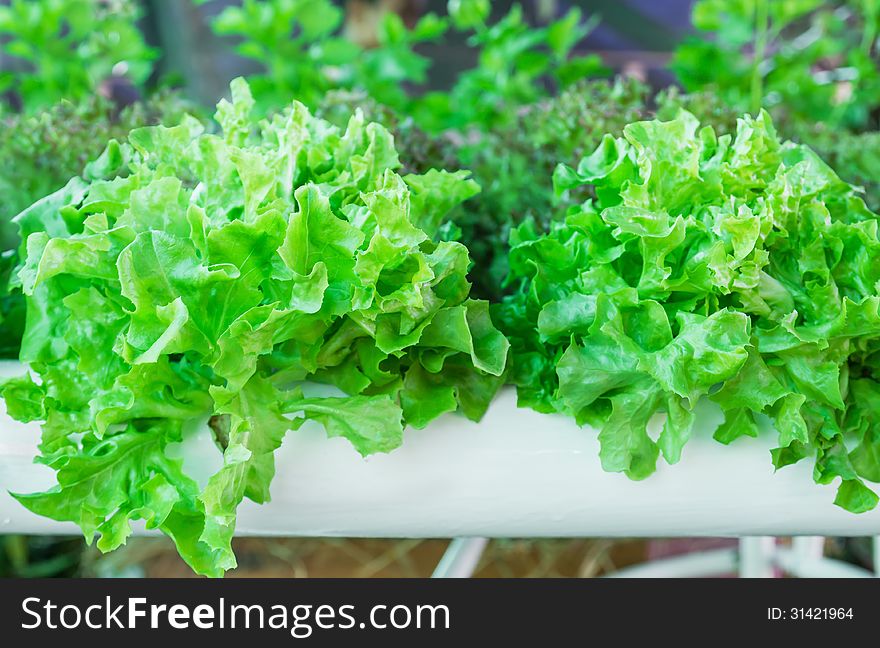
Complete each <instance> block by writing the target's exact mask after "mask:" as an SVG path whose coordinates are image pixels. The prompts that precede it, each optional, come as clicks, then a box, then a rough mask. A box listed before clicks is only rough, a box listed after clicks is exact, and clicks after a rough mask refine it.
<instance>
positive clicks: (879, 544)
mask: <svg viewBox="0 0 880 648" xmlns="http://www.w3.org/2000/svg"><path fill="white" fill-rule="evenodd" d="M874 576H876V577H877V578H880V536H874Z"/></svg>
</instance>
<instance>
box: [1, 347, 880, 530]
mask: <svg viewBox="0 0 880 648" xmlns="http://www.w3.org/2000/svg"><path fill="white" fill-rule="evenodd" d="M16 371H21V368H20V366H15V365H14V364H12V363H6V364H4V365H0V375H10V374H13V373H15V372H16ZM712 416H713V414H712V412H711V411H707V413H706V414H705V416H704V421H705V422H706V423H708V422H709V421H708V419H709V418H711V417H712ZM705 427H708V425H704V428H705ZM38 436H39V427H38V426H37V425H21V424H19V423H16V422H14V421H12V420H11V419H9V417H7V416H6V415H5V409H4V408H3V405H2V404H0V533H35V534H61V533H75V532H76V528H75V527H74V526H73V525H71V524H62V523H58V522H53V521H51V520H47V519H44V518H41V517H38V516H36V515H33V514H31V513H29V512H28V511H26V510H25V509H24V508H23V507H21V506H20V505H19V504H18V503H17V502H16V501H15V500H13V499H12V498H11V497H10V496H9V494H8V492H7V491H8V490H13V491H18V492H29V491H33V490H41V489H44V488H46V487H49V486H51V485H52V484H53V483H54V476H53V473H52V471H51V470H50V469H49V468H47V467H45V466H40V465H34V464H33V463H32V459H33V456H34V454H35V446H36V443H37V439H38ZM772 447H773V438H772V434H767V435H764V436H763V437H762V438H759V439H749V438H745V439H740V440H739V441H737V442H735V443H733V444H732V445H731V446H727V447H725V446H722V445H720V444H718V443H717V442H715V441H713V440H712V439H711V435H710V434H709V432H708V430H707V429H703V430H699V429H698V430H697V431H696V432H695V435H694V438H692V439H691V441H690V443H689V444H688V445H687V446H686V448H685V450H684V454H683V457H682V460H681V462H680V463H679V464H677V465H675V466H667V465H665V464H664V463H663V462H662V460H661V461H660V462H659V467H658V471H657V474H655V475H653V476H652V477H650V478H649V479H647V480H645V481H642V482H633V481H630V480H629V479H628V478H626V477H625V476H623V475H620V474H609V473H606V472H604V471H603V470H602V468H601V466H600V464H599V458H598V453H599V444H598V441H597V432H596V431H595V430H591V429H588V428H579V427H578V426H577V425H576V424H575V423H574V422H573V421H572V420H570V419H568V418H566V417H563V416H555V415H554V416H550V415H545V414H538V413H536V412H533V411H531V410H525V409H518V408H517V407H516V397H515V394H514V392H513V390H510V389H508V390H505V391H504V392H503V393H502V394H500V396H499V397H498V398H497V399H496V400H495V402H494V403H493V404H492V406H491V408H490V410H489V412H488V414H487V415H486V417H485V418H484V419H483V421H482V422H481V423H479V424H477V423H472V422H469V421H467V420H465V419H464V418H462V417H459V416H455V415H448V416H445V417H443V418H441V419H440V420H438V421H436V422H434V423H433V424H432V425H431V426H430V427H428V428H427V429H425V430H412V429H410V430H407V432H406V435H405V441H404V444H403V447H401V448H399V449H398V450H396V451H394V452H393V453H391V454H389V455H378V456H373V457H370V458H368V459H362V458H361V457H360V456H359V455H358V454H357V453H356V452H355V451H354V449H353V448H352V447H351V446H350V445H349V444H348V442H346V441H345V440H343V439H338V438H337V439H328V438H327V437H326V436H325V434H324V432H323V430H322V429H321V428H320V427H319V426H318V425H313V424H311V423H309V424H307V425H305V426H304V427H303V428H302V429H301V430H299V431H297V432H291V433H288V435H287V438H286V440H285V441H284V445H283V447H282V448H281V449H280V450H279V451H278V453H277V476H276V478H275V481H274V482H273V484H272V498H273V499H272V502H271V503H270V504H266V505H263V506H259V505H255V504H253V503H250V502H246V503H245V504H244V505H243V506H242V507H241V508H240V515H239V523H238V528H237V533H238V534H239V535H255V536H349V537H358V536H360V537H413V538H421V537H455V536H488V537H571V536H582V537H589V536H592V537H627V536H630V537H631V536H647V537H658V536H716V535H729V536H744V535H775V536H781V535H826V536H827V535H842V536H847V535H878V534H880V509H878V510H875V511H872V512H870V513H865V514H862V515H853V514H851V513H847V512H846V511H843V510H841V509H839V508H838V507H836V506H834V504H833V503H832V502H833V500H834V495H835V488H834V487H833V486H819V485H816V484H814V483H813V480H812V478H811V472H812V466H811V465H810V463H809V462H806V461H805V462H802V463H801V464H799V465H795V466H790V467H787V468H785V469H783V470H781V471H779V472H778V473H776V474H774V472H773V467H772V465H771V463H770V448H772ZM178 450H179V451H180V452H181V454H182V456H183V457H184V460H185V462H186V463H187V464H189V466H190V467H191V468H192V469H193V470H194V471H196V472H197V473H198V474H199V475H201V476H204V477H206V476H207V475H208V474H210V473H211V472H212V471H213V470H214V469H215V468H216V467H217V466H219V453H218V452H217V451H216V449H214V448H213V447H211V442H210V438H209V435H208V433H207V431H205V432H204V433H202V434H201V435H198V438H195V439H193V440H191V441H190V442H189V443H187V444H185V446H182V447H180V448H178ZM136 532H141V530H137V531H136Z"/></svg>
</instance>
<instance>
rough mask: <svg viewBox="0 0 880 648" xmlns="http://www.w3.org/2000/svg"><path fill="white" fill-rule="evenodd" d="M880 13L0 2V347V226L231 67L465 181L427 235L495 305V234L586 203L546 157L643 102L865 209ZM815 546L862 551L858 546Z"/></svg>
mask: <svg viewBox="0 0 880 648" xmlns="http://www.w3.org/2000/svg"><path fill="white" fill-rule="evenodd" d="M878 29H880V0H833V1H822V0H696V1H694V0H664V1H663V2H657V1H656V0H593V1H590V0H585V1H583V2H569V1H565V0H523V1H521V2H505V1H498V2H489V0H449V1H448V2H447V1H446V0H344V1H343V0H338V1H335V2H334V1H331V0H180V1H175V2H168V0H0V357H15V356H16V355H17V347H18V340H19V339H20V332H21V328H22V325H23V318H24V308H23V302H22V299H21V297H20V294H19V293H18V291H17V287H16V279H15V273H14V269H15V266H16V264H17V257H16V254H17V248H18V246H19V242H18V240H17V236H16V231H15V230H16V228H15V226H14V224H13V223H12V218H13V217H14V216H15V215H16V214H18V213H19V212H20V211H21V210H22V209H24V208H26V207H27V206H28V205H30V204H32V203H33V202H35V201H37V200H39V199H40V198H41V197H42V196H44V195H46V194H47V193H50V192H51V191H54V190H55V189H57V188H58V187H60V186H62V185H64V184H65V183H66V182H67V180H68V179H69V178H70V177H72V176H74V175H78V174H82V173H83V172H84V170H85V167H86V164H87V162H88V161H90V160H92V159H94V158H95V157H96V156H98V155H99V154H100V153H101V151H102V150H103V148H104V146H105V144H106V142H107V141H108V140H110V139H120V140H122V139H125V137H126V134H127V133H128V132H129V131H130V130H131V129H132V128H135V127H138V126H142V125H148V124H156V123H164V124H166V125H173V124H175V123H177V122H179V120H180V119H181V118H182V116H183V115H184V114H185V113H192V114H195V115H196V116H197V117H198V118H200V119H201V120H202V121H204V122H206V123H208V122H210V116H209V115H210V111H209V108H208V107H210V106H213V105H214V104H215V102H216V101H217V99H218V98H219V97H220V96H222V95H224V94H225V93H226V92H227V89H228V83H229V81H230V79H232V78H233V77H235V76H239V75H246V76H248V77H249V79H250V81H251V86H252V88H253V90H254V92H255V95H256V97H257V99H258V101H259V108H260V110H261V111H262V113H263V114H265V115H269V114H271V113H272V112H274V111H276V110H278V109H279V108H280V107H282V106H283V105H285V104H287V103H289V101H290V100H291V99H294V98H296V99H298V100H300V101H302V102H303V103H305V104H306V105H307V106H309V108H310V109H312V110H314V111H315V112H316V113H317V114H319V115H320V116H321V117H323V118H325V119H327V120H328V121H331V122H333V123H336V124H338V125H342V126H344V124H345V123H346V122H347V120H348V118H349V116H350V115H351V114H352V112H353V111H354V110H356V109H360V110H362V111H363V112H364V114H365V116H366V118H367V119H369V120H375V121H379V122H381V123H383V124H384V125H385V126H387V127H388V128H389V129H390V130H391V131H392V132H393V133H394V135H395V139H396V142H397V147H398V150H399V151H400V153H401V160H402V162H403V164H404V167H405V170H406V172H409V171H414V172H424V171H426V170H428V169H430V168H445V169H448V170H457V169H469V170H471V171H472V172H473V174H474V177H475V179H476V180H477V182H478V183H479V184H480V185H481V186H482V193H481V194H480V195H479V196H478V197H476V198H474V199H472V200H470V201H468V202H467V203H465V204H464V205H463V206H462V207H460V208H458V209H457V211H456V212H454V213H453V214H452V215H451V218H450V221H449V222H448V223H447V224H446V225H445V226H444V227H443V228H442V229H441V234H440V235H441V236H442V237H444V238H447V239H459V240H462V241H463V242H464V243H466V244H467V245H468V246H469V248H470V250H471V254H472V257H473V260H474V262H475V265H476V267H478V268H479V269H480V270H479V271H478V272H474V273H472V277H471V279H472V281H473V282H474V284H475V287H474V292H475V293H476V294H477V295H478V296H481V297H487V298H492V299H498V298H500V297H501V296H502V295H503V294H504V291H505V283H504V281H505V277H506V274H507V272H506V258H507V254H506V252H507V238H508V234H509V232H510V230H511V228H512V227H513V226H515V225H517V224H520V223H522V222H523V221H527V220H529V221H533V222H534V223H535V226H536V227H538V228H544V227H546V226H547V225H548V224H549V223H550V222H551V221H552V220H553V219H555V218H558V217H559V216H560V215H561V214H564V213H565V210H566V209H567V207H569V206H570V204H571V203H572V202H573V201H580V200H583V199H584V198H586V197H588V196H587V195H570V196H566V197H565V198H564V199H562V200H561V199H560V198H559V197H557V196H556V195H554V193H553V191H552V185H551V181H550V178H551V174H552V171H553V169H554V167H555V166H556V165H557V164H558V163H566V164H569V165H571V164H575V163H576V162H577V161H578V160H579V159H580V158H581V157H582V156H583V155H584V154H585V153H588V152H589V151H590V150H592V149H593V148H594V147H595V146H596V145H597V144H598V143H599V141H600V139H601V137H602V136H603V135H604V134H606V133H611V134H612V135H615V136H617V135H620V134H621V131H622V129H623V127H624V126H625V125H626V124H627V123H629V122H632V121H636V120H639V119H642V118H647V117H652V116H654V115H655V114H656V115H658V116H660V117H661V118H672V117H673V116H674V115H675V114H676V112H677V111H678V110H680V109H682V108H685V109H687V110H690V111H691V112H693V113H694V114H695V115H697V117H699V118H700V120H701V121H702V122H703V123H705V124H709V125H712V126H713V127H715V128H716V130H718V131H719V132H730V131H731V130H732V129H734V128H735V125H736V118H737V116H738V115H739V114H741V113H743V112H752V113H754V112H757V111H758V110H759V109H761V108H765V109H767V110H768V111H770V112H771V114H772V115H773V118H774V121H775V123H776V125H777V127H778V128H779V129H780V131H781V132H782V133H783V135H785V136H786V137H788V138H791V139H795V140H798V141H802V142H805V143H807V144H809V145H810V146H812V147H813V148H814V149H816V150H817V151H818V152H819V154H820V155H821V156H822V157H824V158H825V159H826V160H827V161H828V162H829V163H830V164H831V165H832V166H833V167H834V168H835V169H836V170H837V171H838V173H839V174H840V175H841V176H842V177H843V178H844V179H846V180H848V181H849V182H851V183H853V184H855V185H857V186H860V187H864V188H865V191H866V199H867V201H868V203H869V205H870V206H871V207H872V208H874V209H877V208H878V207H880V186H878V178H880V133H878V132H877V129H878V125H880V70H878V51H877V38H878ZM240 544H241V545H242V546H241V547H240V548H239V551H240V552H242V554H244V555H247V556H251V567H253V569H249V568H247V567H245V568H243V569H242V570H240V571H241V572H242V573H243V574H249V573H256V574H260V573H263V571H264V570H269V572H270V573H274V574H281V573H284V574H286V573H290V574H293V575H334V574H335V575H343V574H342V573H338V574H337V573H336V572H337V571H339V570H343V571H344V573H345V574H354V575H365V576H369V575H421V576H424V575H427V573H429V572H430V567H431V566H432V565H433V563H435V562H436V560H437V559H438V558H439V555H440V554H441V553H442V548H443V546H444V543H442V542H440V541H436V542H435V541H425V542H417V541H402V542H389V541H358V540H351V541H348V540H325V541H321V540H271V541H270V540H266V541H258V540H242V541H241V542H240ZM0 546H2V551H0V575H18V576H46V575H72V574H92V575H96V574H97V575H118V574H126V573H137V574H146V575H179V574H182V573H183V572H178V571H176V570H177V566H176V563H175V561H174V554H173V551H172V552H168V551H167V546H166V545H165V544H163V542H162V541H159V540H153V539H138V540H133V541H132V542H131V543H130V546H129V548H128V550H127V551H126V552H124V553H122V554H119V555H118V556H117V555H114V556H113V558H112V561H113V562H107V561H109V560H110V559H109V558H108V559H103V560H97V559H96V554H95V553H94V552H93V551H92V550H91V549H89V550H87V551H84V549H83V547H84V545H83V543H82V541H80V540H68V539H61V540H54V539H45V538H30V539H26V538H21V537H7V538H3V540H2V545H0ZM658 546H659V545H658V544H657V543H656V542H654V543H649V544H646V543H644V542H642V541H633V542H630V543H623V544H615V543H610V542H608V541H599V540H594V541H580V540H577V541H537V542H528V541H497V542H494V543H493V544H492V545H491V548H490V551H489V552H487V555H486V557H484V561H483V564H482V565H481V568H480V571H479V572H478V573H479V574H482V575H519V576H524V575H525V576H529V575H533V576H548V575H574V576H577V575H580V576H585V575H595V574H599V573H602V572H603V571H604V570H607V569H609V568H610V567H612V566H622V565H625V564H629V563H630V562H632V561H636V560H639V559H642V558H645V557H647V556H650V555H655V554H656V553H657V551H658ZM663 546H666V545H663ZM834 547H836V549H835V550H837V551H839V552H840V554H841V555H845V556H849V558H850V559H851V560H853V561H855V562H864V561H865V560H867V558H866V557H865V556H864V553H865V552H864V551H863V550H862V549H860V547H861V545H860V544H859V543H858V542H843V541H840V542H838V543H836V544H834ZM667 549H668V547H667ZM687 549H688V547H687V546H678V548H677V549H676V548H675V546H673V548H672V549H670V550H671V551H676V550H687ZM242 563H243V564H245V563H246V560H242ZM426 570H427V572H426Z"/></svg>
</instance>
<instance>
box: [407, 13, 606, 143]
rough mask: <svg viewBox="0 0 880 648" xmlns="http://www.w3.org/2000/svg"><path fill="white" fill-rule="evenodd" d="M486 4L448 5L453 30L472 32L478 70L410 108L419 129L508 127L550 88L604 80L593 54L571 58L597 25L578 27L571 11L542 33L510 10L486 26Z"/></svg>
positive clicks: (580, 23)
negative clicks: (506, 125) (519, 109)
mask: <svg viewBox="0 0 880 648" xmlns="http://www.w3.org/2000/svg"><path fill="white" fill-rule="evenodd" d="M487 4H488V3H483V2H476V3H473V2H451V3H449V9H450V14H451V16H452V20H453V24H455V25H456V26H457V27H458V28H459V29H462V30H464V31H470V30H472V31H473V35H472V36H471V37H470V39H469V41H468V43H469V44H470V45H471V46H472V47H474V48H476V49H477V50H478V64H477V66H476V67H475V68H473V69H470V70H466V71H465V72H463V73H462V74H461V75H460V76H459V78H458V79H457V80H456V82H455V84H454V85H453V87H452V89H451V90H450V91H449V92H448V93H447V92H430V93H427V94H426V95H425V96H424V97H422V99H421V100H420V102H419V103H418V104H416V105H415V106H414V107H413V114H414V116H415V118H416V121H417V122H418V123H419V124H420V125H421V126H422V127H423V128H426V129H427V130H429V131H431V132H440V131H444V130H449V129H457V130H462V131H466V130H468V129H471V128H476V129H477V130H480V131H489V130H492V129H494V128H496V127H497V126H498V125H499V124H510V122H511V121H512V120H514V119H515V118H516V115H517V110H518V108H519V107H521V106H525V105H529V104H532V103H535V102H536V101H538V100H540V99H541V98H544V97H546V96H548V94H549V90H548V88H549V87H556V88H565V87H567V86H569V85H571V84H573V83H575V82H577V81H579V80H581V79H584V78H587V77H595V76H607V75H608V74H609V70H608V69H607V68H606V67H605V66H604V65H603V63H602V60H601V58H600V57H599V56H597V55H595V54H590V55H587V56H575V57H572V56H571V53H572V51H573V49H574V47H575V46H576V45H577V44H578V43H579V42H580V41H581V40H582V39H583V38H585V37H586V36H587V34H589V33H590V31H592V29H593V28H594V26H595V24H596V22H597V21H587V22H585V21H583V15H582V13H581V11H580V9H578V8H574V9H571V10H570V11H569V12H568V13H567V14H566V15H565V16H564V17H563V18H561V19H559V20H557V21H555V22H553V23H551V24H549V25H547V26H546V27H531V26H530V25H529V24H528V22H527V21H526V20H525V18H524V17H523V11H522V7H521V6H520V5H518V4H515V5H514V6H513V7H512V8H511V10H510V11H509V12H508V13H507V15H505V16H504V17H503V18H501V19H500V20H499V21H498V22H496V23H494V24H491V25H490V24H487V23H486V19H487V17H488V11H487V10H486V5H487Z"/></svg>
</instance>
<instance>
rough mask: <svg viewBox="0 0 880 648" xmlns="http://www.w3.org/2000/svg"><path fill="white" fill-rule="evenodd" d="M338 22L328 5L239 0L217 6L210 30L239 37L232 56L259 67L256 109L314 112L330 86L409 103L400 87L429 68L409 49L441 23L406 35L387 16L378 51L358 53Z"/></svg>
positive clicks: (442, 26)
mask: <svg viewBox="0 0 880 648" xmlns="http://www.w3.org/2000/svg"><path fill="white" fill-rule="evenodd" d="M197 1H199V2H204V0H197ZM342 22H343V10H342V9H340V8H339V7H337V6H336V5H335V4H334V3H333V2H331V1H330V0H268V1H262V0H244V1H243V2H242V3H241V5H240V6H229V7H227V8H226V9H224V10H223V11H222V12H221V13H220V14H219V15H218V16H217V17H216V18H215V19H214V20H213V21H212V24H211V27H212V29H213V30H214V31H215V32H216V33H217V34H219V35H223V36H233V37H237V38H238V39H240V42H239V44H238V45H237V46H236V51H237V52H238V53H239V54H241V55H242V56H245V57H247V58H250V59H253V60H255V61H257V62H259V63H261V64H262V65H263V67H264V68H265V71H264V73H262V74H259V75H255V76H253V77H251V79H250V83H251V85H252V86H253V89H254V95H255V97H256V98H257V100H258V101H259V102H260V103H261V104H262V105H263V109H264V111H267V112H268V111H271V110H272V109H278V108H280V107H282V106H285V105H287V103H288V102H289V101H290V100H291V99H296V100H297V101H300V102H302V103H304V104H305V105H307V106H309V107H310V108H316V107H317V106H318V105H319V104H320V102H321V99H322V97H323V96H324V94H325V93H327V92H328V91H331V90H336V89H357V90H363V91H366V92H367V93H368V94H369V95H370V96H371V97H373V98H374V99H376V100H377V101H380V102H382V103H384V104H386V105H388V106H390V107H393V108H395V109H397V110H405V109H406V108H407V107H408V105H409V102H410V98H409V96H408V95H407V93H406V91H405V89H404V87H405V85H406V84H414V85H418V84H422V83H424V82H425V80H426V78H427V77H426V72H427V69H428V66H429V63H430V61H429V59H427V58H425V57H424V56H421V55H419V54H417V53H416V52H415V51H414V49H413V48H414V46H415V45H416V44H418V43H423V42H430V41H434V40H437V39H438V38H440V37H441V36H442V35H443V33H444V32H445V31H446V28H447V24H446V21H444V20H441V19H440V18H438V17H437V16H436V15H434V14H427V15H426V16H424V17H423V18H422V19H421V20H420V21H419V22H418V24H417V25H415V27H414V28H413V29H411V30H408V29H407V28H406V27H405V26H404V24H403V21H402V19H401V18H400V16H398V15H397V14H394V13H391V12H388V13H386V14H385V15H384V16H383V18H382V20H381V22H380V25H379V31H378V34H377V39H378V42H379V45H378V47H376V48H371V49H366V50H364V49H363V48H362V47H361V46H359V45H357V44H356V43H354V42H352V41H351V40H350V39H348V38H346V37H345V35H344V34H343V33H342Z"/></svg>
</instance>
